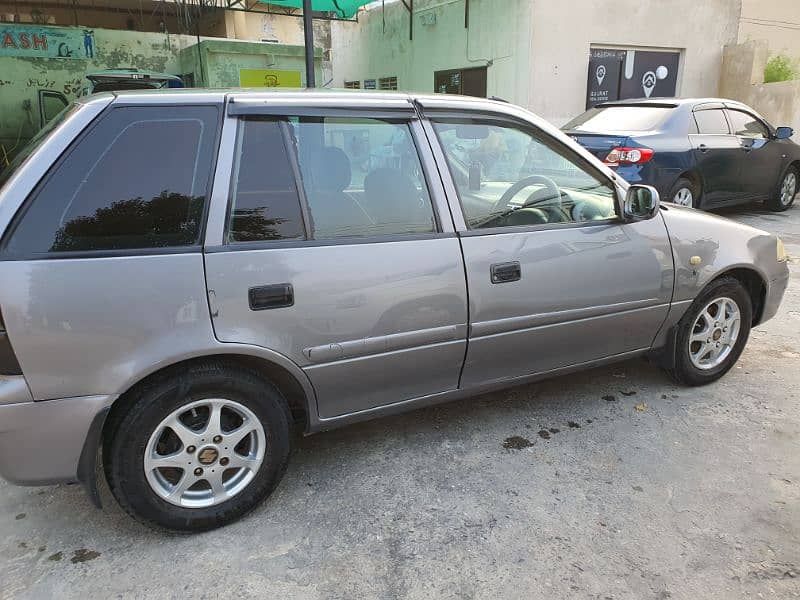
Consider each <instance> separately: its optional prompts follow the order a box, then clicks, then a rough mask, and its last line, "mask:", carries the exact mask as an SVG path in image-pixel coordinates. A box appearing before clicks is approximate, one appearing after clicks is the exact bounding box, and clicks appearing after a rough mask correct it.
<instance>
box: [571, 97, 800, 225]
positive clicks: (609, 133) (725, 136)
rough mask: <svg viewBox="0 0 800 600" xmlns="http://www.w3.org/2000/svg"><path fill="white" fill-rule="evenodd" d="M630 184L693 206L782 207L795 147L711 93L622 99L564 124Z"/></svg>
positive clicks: (798, 173) (796, 159) (786, 134)
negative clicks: (651, 188) (642, 185)
mask: <svg viewBox="0 0 800 600" xmlns="http://www.w3.org/2000/svg"><path fill="white" fill-rule="evenodd" d="M563 129H564V131H565V132H566V133H567V134H569V135H570V136H572V138H574V139H575V140H577V141H578V143H580V144H581V145H583V146H584V147H586V148H587V149H588V150H589V151H591V152H592V153H593V154H594V155H595V156H597V157H599V158H600V159H601V160H603V161H604V162H605V163H606V164H608V165H609V166H611V167H612V168H614V169H615V170H616V171H617V173H619V174H620V175H621V176H622V177H623V178H625V179H626V180H627V181H628V182H630V183H645V184H648V185H652V186H654V187H655V188H656V189H657V190H658V191H659V193H660V194H661V196H662V198H663V199H664V200H667V201H670V202H674V203H676V204H681V205H683V206H692V207H694V208H704V209H708V208H716V207H719V206H727V205H732V204H740V203H745V202H755V201H760V202H764V203H765V204H766V206H767V207H768V208H770V209H771V210H776V211H782V210H786V209H787V208H789V207H790V206H791V205H792V203H793V202H794V198H795V195H796V194H797V192H798V178H799V177H800V146H798V145H797V144H795V143H794V142H792V141H791V140H790V139H789V138H790V137H791V136H792V134H793V130H792V129H791V128H790V127H778V128H774V127H772V125H770V124H769V123H768V122H767V121H766V120H765V119H764V118H763V117H761V116H760V115H759V114H758V113H756V112H755V111H754V110H753V109H752V108H750V107H748V106H746V105H744V104H741V103H739V102H734V101H732V100H720V99H714V98H703V99H697V98H695V99H673V98H659V99H651V100H625V101H619V102H607V103H604V104H599V105H597V106H596V107H594V108H591V109H589V110H588V111H586V112H585V113H583V114H582V115H580V116H578V117H576V118H575V119H573V120H572V121H570V122H569V123H567V124H566V125H565V126H564V127H563Z"/></svg>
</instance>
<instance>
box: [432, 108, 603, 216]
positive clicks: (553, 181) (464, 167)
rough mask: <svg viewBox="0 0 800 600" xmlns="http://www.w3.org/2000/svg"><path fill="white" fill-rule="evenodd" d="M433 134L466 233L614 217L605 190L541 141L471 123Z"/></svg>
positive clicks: (597, 177)
mask: <svg viewBox="0 0 800 600" xmlns="http://www.w3.org/2000/svg"><path fill="white" fill-rule="evenodd" d="M434 127H435V129H436V132H437V134H438V136H439V139H440V141H441V144H442V147H443V149H444V151H445V155H446V156H447V162H448V165H449V167H450V172H451V174H452V177H453V181H454V182H455V185H456V189H457V191H458V196H459V199H460V200H461V205H462V207H463V209H464V216H465V217H466V220H467V224H468V225H469V227H470V228H471V229H483V228H491V227H511V226H520V225H546V224H550V223H561V224H563V223H578V222H584V221H601V220H606V219H612V218H614V216H615V214H616V191H615V189H614V186H613V185H612V183H611V182H610V181H609V180H608V179H607V178H605V177H603V176H602V175H601V174H600V173H599V172H598V171H595V170H594V169H593V168H591V166H589V165H588V164H585V163H583V162H582V161H581V160H580V159H579V158H578V157H577V156H575V155H572V154H571V153H569V152H567V151H566V150H565V149H563V148H561V147H560V146H558V145H556V144H555V143H553V142H552V141H550V140H548V139H547V138H545V137H544V136H541V135H539V134H537V133H535V132H533V131H531V130H528V129H523V128H520V127H517V126H515V125H505V124H497V123H495V122H481V121H479V120H474V119H464V120H461V119H458V120H443V121H437V122H435V123H434Z"/></svg>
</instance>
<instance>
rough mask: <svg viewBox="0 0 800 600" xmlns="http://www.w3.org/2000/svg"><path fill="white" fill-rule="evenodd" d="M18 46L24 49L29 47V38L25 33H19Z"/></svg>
mask: <svg viewBox="0 0 800 600" xmlns="http://www.w3.org/2000/svg"><path fill="white" fill-rule="evenodd" d="M19 47H20V48H24V49H25V50H27V49H28V48H30V47H31V38H30V36H29V35H28V34H27V33H20V34H19Z"/></svg>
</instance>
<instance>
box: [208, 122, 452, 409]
mask: <svg viewBox="0 0 800 600" xmlns="http://www.w3.org/2000/svg"><path fill="white" fill-rule="evenodd" d="M362 114H363V113H362ZM231 121H232V122H233V123H232V124H231ZM230 127H236V128H238V133H237V134H236V136H235V137H236V150H235V152H234V156H233V158H232V159H231V161H232V164H231V165H229V166H228V167H226V166H224V165H223V166H221V168H220V169H218V173H219V172H220V170H221V171H222V172H225V171H226V169H227V171H232V173H233V174H232V181H231V185H230V190H231V192H230V196H231V198H230V206H229V207H228V208H227V212H226V207H225V206H216V208H215V209H214V210H216V211H217V214H220V211H221V214H222V215H223V217H222V218H221V219H214V218H212V219H211V222H212V223H213V222H218V223H220V227H219V230H216V231H215V230H212V226H211V225H210V227H209V228H210V232H209V239H212V240H219V242H220V243H216V242H213V241H212V242H211V243H210V244H209V245H208V247H207V249H206V257H205V261H206V274H207V281H208V287H209V290H210V297H211V299H212V303H211V308H212V315H213V323H214V330H215V333H216V335H217V337H218V339H220V340H221V341H223V342H238V343H246V344H254V345H258V346H262V347H266V348H269V349H271V350H273V351H276V352H279V353H281V354H283V355H284V356H286V357H288V358H289V359H291V360H292V361H294V362H295V363H296V364H298V365H300V366H301V367H302V368H303V369H304V370H305V372H306V373H307V374H308V377H309V379H310V380H311V382H312V384H313V386H314V389H315V391H316V394H317V401H318V410H319V415H320V417H321V418H323V419H324V418H330V417H336V416H340V415H344V414H348V413H354V412H358V411H363V410H367V409H370V408H374V407H378V406H384V405H387V404H392V403H395V402H402V401H404V400H409V399H413V398H418V397H420V396H426V395H429V394H435V393H439V392H443V391H447V390H452V389H456V388H457V387H458V376H459V373H460V370H461V366H462V364H463V358H464V352H465V348H466V323H467V315H466V286H465V280H464V268H463V263H462V259H461V250H460V247H459V243H458V239H457V238H456V236H455V234H454V233H453V227H452V221H451V220H450V221H449V222H448V221H447V220H442V219H440V218H439V217H440V216H441V215H444V214H446V212H440V210H439V209H436V210H435V209H434V202H441V203H442V206H445V207H446V205H445V204H444V200H443V199H442V192H441V187H440V182H436V181H435V180H432V179H431V178H430V177H429V174H430V171H429V170H428V169H424V168H423V166H422V162H421V160H420V155H419V154H418V152H417V150H416V145H415V138H414V135H413V134H412V131H414V130H415V128H416V127H418V125H417V124H415V123H413V122H412V121H411V119H410V117H404V116H401V117H398V118H385V117H381V118H377V117H376V118H363V117H362V118H349V117H341V116H337V117H331V116H326V115H325V114H319V115H318V116H302V117H292V116H289V117H269V116H259V115H251V116H248V117H246V118H245V117H242V118H241V119H240V120H239V122H238V123H237V122H236V119H235V118H232V117H229V118H228V123H227V124H226V128H230ZM431 181H434V184H432V185H430V184H429V183H428V182H431ZM226 189H227V188H226ZM215 202H216V200H215ZM223 203H224V200H223ZM445 211H446V208H445ZM225 215H227V216H225ZM448 219H449V217H448ZM222 223H224V225H222ZM207 244H208V242H207Z"/></svg>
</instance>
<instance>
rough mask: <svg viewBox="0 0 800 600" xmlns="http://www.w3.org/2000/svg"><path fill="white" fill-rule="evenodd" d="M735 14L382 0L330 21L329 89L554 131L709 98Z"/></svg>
mask: <svg viewBox="0 0 800 600" xmlns="http://www.w3.org/2000/svg"><path fill="white" fill-rule="evenodd" d="M740 16H741V0H670V1H669V2H666V1H656V0H645V1H642V0H617V1H615V2H614V3H613V4H609V3H603V2H596V1H594V0H573V1H572V2H552V1H549V0H505V2H502V3H499V2H493V1H492V0H415V2H414V12H413V14H411V13H410V12H409V9H408V8H407V7H406V5H405V4H404V3H403V2H400V1H392V0H386V2H385V7H384V6H382V4H381V3H380V2H376V3H373V4H372V5H371V6H370V7H368V9H367V10H365V11H362V12H361V13H360V14H359V19H358V23H351V22H334V23H333V24H332V26H331V53H332V57H333V65H334V67H333V85H334V86H336V87H362V88H363V87H377V88H380V87H389V86H391V85H394V84H395V83H396V86H397V87H398V88H399V89H407V90H413V91H418V92H438V91H448V92H460V93H468V94H469V93H472V94H475V95H487V96H498V97H501V98H504V99H507V100H509V101H511V102H514V103H517V104H520V105H522V106H525V107H527V108H529V109H531V110H533V111H534V112H536V113H538V114H540V115H541V116H543V117H544V118H546V119H548V120H550V121H552V122H553V123H556V124H559V125H560V124H563V123H564V122H566V121H567V120H569V119H570V118H572V117H573V116H575V115H577V114H579V113H580V112H582V111H583V110H584V109H585V108H586V107H587V106H589V105H591V104H593V103H596V102H598V101H602V100H606V99H616V98H632V97H644V96H651V97H658V96H673V95H680V96H714V95H716V94H717V93H718V82H719V77H720V68H721V64H722V51H723V47H724V46H725V45H726V44H731V43H735V42H736V41H737V39H738V35H739V24H740ZM393 78H395V79H393ZM382 81H383V82H384V83H383V85H382ZM387 82H388V83H387Z"/></svg>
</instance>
